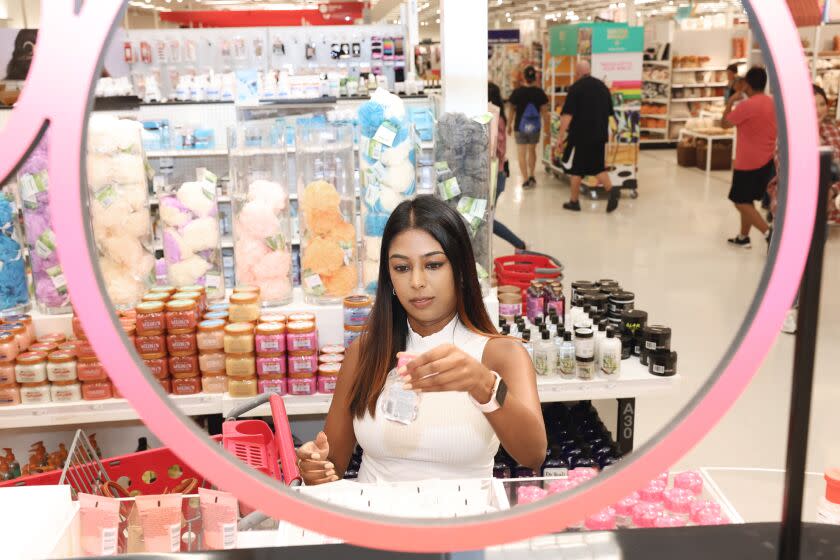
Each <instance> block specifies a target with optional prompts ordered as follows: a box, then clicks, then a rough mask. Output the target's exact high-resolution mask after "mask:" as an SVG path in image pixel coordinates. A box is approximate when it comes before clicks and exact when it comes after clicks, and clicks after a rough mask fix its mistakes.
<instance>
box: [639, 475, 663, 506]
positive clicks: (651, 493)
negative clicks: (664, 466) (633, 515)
mask: <svg viewBox="0 0 840 560" xmlns="http://www.w3.org/2000/svg"><path fill="white" fill-rule="evenodd" d="M666 487H667V486H666V485H665V484H664V483H663V482H661V481H660V480H651V481H650V482H649V483H648V485H647V486H645V487H644V488H642V489H641V490H639V498H640V499H641V500H642V501H643V502H652V503H659V502H661V501H662V493H663V492H665V488H666Z"/></svg>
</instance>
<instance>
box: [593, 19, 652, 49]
mask: <svg viewBox="0 0 840 560" xmlns="http://www.w3.org/2000/svg"><path fill="white" fill-rule="evenodd" d="M644 50H645V29H644V27H626V26H620V27H618V26H617V27H613V26H605V25H596V26H595V27H594V28H593V30H592V54H600V53H641V52H642V51H644Z"/></svg>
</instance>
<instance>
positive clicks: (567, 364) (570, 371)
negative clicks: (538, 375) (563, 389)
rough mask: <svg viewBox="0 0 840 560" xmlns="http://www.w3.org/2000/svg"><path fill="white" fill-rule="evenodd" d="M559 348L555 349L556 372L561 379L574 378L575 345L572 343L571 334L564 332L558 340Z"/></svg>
mask: <svg viewBox="0 0 840 560" xmlns="http://www.w3.org/2000/svg"><path fill="white" fill-rule="evenodd" d="M557 340H558V341H560V347H559V348H558V349H557V359H556V360H555V363H556V367H555V369H556V371H557V373H559V374H560V377H562V378H563V379H574V378H575V375H576V374H575V343H574V342H572V333H570V332H569V331H565V332H564V333H563V339H562V340H560V338H559V337H558V339H557Z"/></svg>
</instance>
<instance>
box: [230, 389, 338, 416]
mask: <svg viewBox="0 0 840 560" xmlns="http://www.w3.org/2000/svg"><path fill="white" fill-rule="evenodd" d="M246 402H248V399H247V398H245V399H237V398H234V397H231V396H230V395H228V394H227V393H225V395H224V396H223V397H222V400H221V413H222V414H223V415H225V416H227V414H228V413H229V412H230V411H231V410H233V409H234V408H235V407H237V406H239V405H241V404H244V403H246ZM331 402H332V395H321V394H315V395H286V396H284V397H283V404H284V405H286V414H287V415H289V416H307V415H312V414H326V413H327V412H328V411H329V409H330V403H331ZM254 416H271V409H270V408H269V405H268V403H266V404H264V405H261V406H258V407H257V408H254V409H252V410H250V411H248V412H247V413H245V414H243V415H242V418H250V417H254Z"/></svg>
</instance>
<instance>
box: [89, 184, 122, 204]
mask: <svg viewBox="0 0 840 560" xmlns="http://www.w3.org/2000/svg"><path fill="white" fill-rule="evenodd" d="M117 196H118V195H117V190H116V189H115V188H114V185H108V186H107V187H105V188H102V189H99V190H98V191H96V193H94V195H93V197H94V198H95V199H96V200H97V202H99V204H101V205H102V206H104V207H105V208H108V207H110V206H111V205H112V204H113V203H114V202H115V201H116V200H117Z"/></svg>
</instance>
